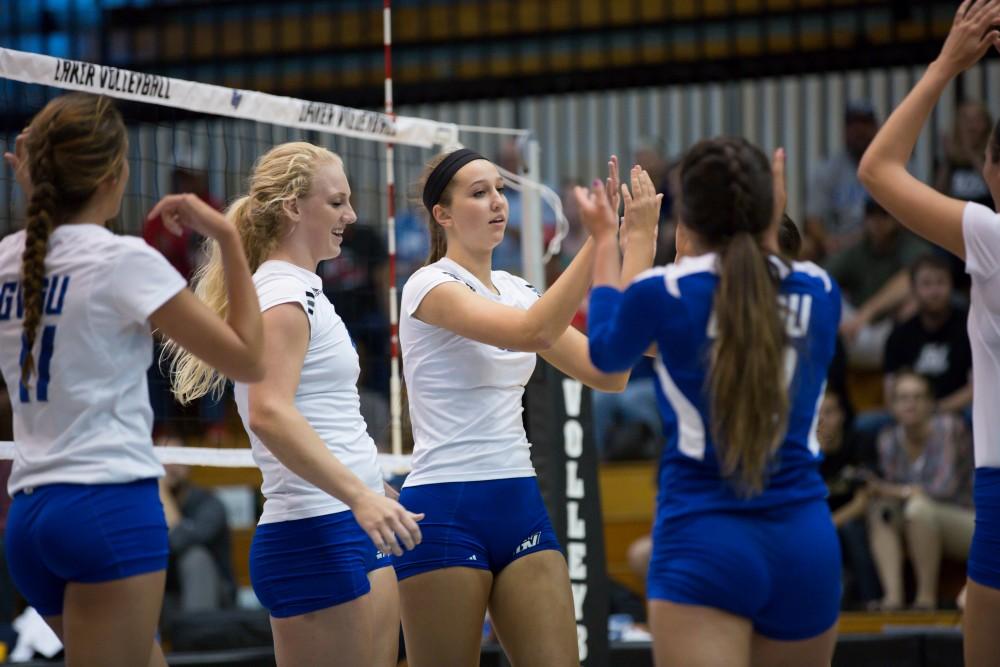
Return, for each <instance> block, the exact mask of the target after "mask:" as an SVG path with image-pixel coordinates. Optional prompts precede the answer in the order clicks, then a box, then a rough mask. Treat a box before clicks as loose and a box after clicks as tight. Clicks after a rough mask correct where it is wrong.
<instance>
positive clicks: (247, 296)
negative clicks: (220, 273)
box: [149, 194, 264, 382]
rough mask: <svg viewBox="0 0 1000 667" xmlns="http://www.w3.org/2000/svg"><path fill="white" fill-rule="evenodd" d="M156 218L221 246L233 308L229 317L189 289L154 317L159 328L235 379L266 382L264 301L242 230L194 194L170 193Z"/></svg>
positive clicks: (175, 229) (157, 209)
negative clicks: (252, 272) (255, 282)
mask: <svg viewBox="0 0 1000 667" xmlns="http://www.w3.org/2000/svg"><path fill="white" fill-rule="evenodd" d="M156 216H162V219H163V222H164V224H165V225H166V226H167V228H168V229H170V230H171V231H173V232H175V233H179V232H180V225H184V226H185V227H190V228H191V229H193V230H194V231H196V232H198V233H199V234H201V235H202V236H207V237H209V238H212V239H214V240H215V241H216V242H217V243H218V244H219V249H220V251H221V253H222V261H223V270H224V272H225V277H226V289H227V291H228V298H229V308H228V313H227V316H226V320H225V321H223V320H221V319H220V318H219V317H218V316H217V315H216V314H215V313H214V312H212V311H211V310H210V309H209V308H208V307H207V306H206V305H205V304H203V303H202V302H201V301H200V300H199V299H198V298H197V297H196V296H195V295H194V294H192V293H191V292H190V290H187V289H184V290H181V291H180V292H179V293H178V294H177V295H176V296H174V297H173V298H171V299H170V300H169V301H167V302H166V303H164V304H163V305H162V306H160V308H158V309H157V310H156V311H155V312H154V313H153V314H152V315H151V316H150V318H149V319H150V322H152V324H153V327H154V328H156V329H159V330H160V331H161V332H162V333H163V334H164V335H166V336H167V337H168V338H171V339H172V340H174V341H175V342H176V343H177V344H178V345H180V346H181V347H183V348H184V349H186V350H188V351H189V352H191V353H192V354H194V355H195V356H196V357H198V358H200V359H202V360H204V361H205V362H207V363H208V364H210V365H211V366H213V367H215V368H217V369H218V370H219V371H220V372H222V373H223V374H224V375H226V376H228V377H230V378H231V379H233V380H238V381H240V382H256V381H258V380H260V379H261V377H263V372H264V369H263V364H262V361H261V355H262V354H263V349H264V334H263V328H262V325H261V316H260V304H259V302H258V301H257V291H256V290H255V289H254V285H253V278H252V277H251V275H250V267H249V266H248V265H247V260H246V256H245V255H244V253H243V245H242V243H241V242H240V238H239V235H238V234H237V232H236V228H235V227H233V225H232V224H230V223H229V222H228V221H227V220H226V218H225V216H223V215H222V214H221V213H220V212H218V211H216V210H215V209H214V208H212V207H211V206H209V205H208V204H206V203H205V202H203V201H202V200H201V199H199V198H198V197H196V196H195V195H192V194H183V195H168V196H166V197H164V198H163V199H161V200H160V202H159V203H158V204H157V205H156V206H155V207H154V208H153V210H152V211H151V212H150V214H149V217H150V218H154V217H156Z"/></svg>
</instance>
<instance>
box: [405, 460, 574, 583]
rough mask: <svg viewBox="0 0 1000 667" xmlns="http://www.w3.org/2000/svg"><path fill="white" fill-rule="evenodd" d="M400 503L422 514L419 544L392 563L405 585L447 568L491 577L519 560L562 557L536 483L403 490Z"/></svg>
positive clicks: (483, 483)
mask: <svg viewBox="0 0 1000 667" xmlns="http://www.w3.org/2000/svg"><path fill="white" fill-rule="evenodd" d="M399 502H400V503H402V505H403V506H404V507H405V508H406V509H408V510H409V511H411V512H418V513H419V512H423V513H424V514H425V515H426V516H425V518H424V519H423V520H422V521H421V522H420V532H421V534H422V535H423V541H422V542H421V543H420V544H419V545H417V547H416V548H415V549H413V550H412V551H407V552H406V553H404V554H403V555H402V556H401V557H399V558H396V559H395V566H396V576H398V577H399V579H401V580H402V579H406V578H407V577H412V576H414V575H417V574H421V573H423V572H429V571H431V570H440V569H443V568H446V567H471V568H478V569H481V570H489V571H491V572H492V573H493V574H494V575H496V574H498V573H499V572H500V571H501V570H503V569H504V568H505V567H507V566H508V565H510V564H511V563H512V562H514V561H515V560H517V559H518V558H523V557H524V556H528V555H530V554H534V553H538V552H540V551H545V550H548V549H554V550H557V551H561V549H560V547H559V540H558V539H557V538H556V534H555V531H554V530H553V529H552V523H551V522H550V521H549V514H548V511H547V510H546V509H545V502H544V501H543V500H542V494H541V492H540V491H539V488H538V480H537V478H535V477H517V478H512V479H497V480H487V481H475V482H443V483H440V484H422V485H419V486H405V487H403V490H402V492H401V493H400V496H399Z"/></svg>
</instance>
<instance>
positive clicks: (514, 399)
mask: <svg viewBox="0 0 1000 667" xmlns="http://www.w3.org/2000/svg"><path fill="white" fill-rule="evenodd" d="M421 192H422V201H423V204H424V207H425V208H426V210H427V212H428V216H429V222H430V233H431V254H430V257H429V258H428V264H427V265H426V266H424V267H423V268H421V269H419V270H418V271H416V272H415V273H414V274H413V275H412V276H411V277H410V279H409V280H408V281H407V283H406V285H405V286H404V288H403V295H402V318H401V323H400V340H401V343H402V352H403V369H404V375H405V379H406V385H407V390H408V396H409V404H410V419H411V422H412V424H413V434H414V450H413V463H412V472H410V474H409V476H408V477H407V479H406V482H405V483H404V486H403V490H402V492H401V494H400V501H401V502H402V503H403V504H404V505H406V506H407V507H408V508H409V509H411V510H412V511H417V512H421V513H424V514H425V515H426V517H427V518H426V519H425V520H424V522H423V523H422V524H421V528H422V530H423V536H424V541H423V542H422V543H421V544H420V546H418V547H417V548H416V549H414V550H413V551H411V552H408V553H406V554H404V555H403V557H402V558H399V559H396V571H397V576H398V577H399V578H400V599H401V609H402V620H403V634H404V637H405V640H406V655H407V659H408V661H409V664H410V665H411V666H412V667H459V666H461V667H465V666H470V665H477V664H479V655H480V638H481V631H482V623H483V617H484V614H485V612H486V611H487V609H488V610H489V613H490V618H491V621H492V623H493V627H494V628H495V630H496V633H497V636H498V637H499V639H500V642H501V644H502V645H503V647H504V650H505V651H506V653H507V655H508V656H509V657H510V660H511V662H512V663H513V664H515V665H519V666H520V667H524V666H528V667H530V666H532V665H537V666H539V667H542V666H544V667H558V666H560V665H578V664H579V658H578V657H577V656H578V646H577V644H578V642H577V636H576V624H575V620H574V609H573V597H572V593H571V590H570V582H569V574H568V570H567V565H566V560H565V559H564V558H563V556H562V554H561V553H560V552H559V544H558V541H557V539H556V536H555V534H554V532H553V529H552V526H551V524H550V522H549V517H548V514H547V512H546V509H545V506H544V504H543V502H542V497H541V494H540V492H539V488H538V483H537V480H536V478H535V470H534V468H533V467H532V464H531V456H530V452H529V448H530V445H529V443H528V441H527V438H526V435H525V431H524V425H523V422H522V407H521V400H522V397H523V394H524V386H525V384H526V383H527V382H528V380H529V378H530V377H531V374H532V371H533V370H534V368H535V355H536V353H537V354H539V355H540V356H542V357H543V358H544V359H545V360H546V361H548V362H549V363H551V364H552V365H554V366H555V367H557V368H559V369H560V370H562V371H563V372H565V373H566V374H568V375H570V376H572V377H575V378H577V379H579V380H581V381H582V382H584V383H585V384H587V385H589V386H591V387H595V388H599V389H602V390H604V391H621V390H622V389H623V388H624V385H625V382H626V380H627V373H618V374H604V373H601V372H600V371H598V370H597V369H595V368H594V367H593V365H592V364H591V363H590V360H589V358H588V354H587V340H586V337H585V336H584V335H583V334H581V333H580V332H578V331H576V330H575V329H572V328H567V327H568V325H569V323H570V320H571V319H572V317H573V314H574V313H575V312H576V310H577V308H578V306H579V305H580V303H581V302H582V300H583V298H584V297H585V296H586V292H587V289H588V287H589V283H590V272H591V263H592V261H593V248H592V244H589V243H588V244H586V245H585V246H584V248H583V249H582V250H581V251H580V253H579V254H578V255H577V257H576V259H574V261H573V262H572V263H571V264H570V266H569V267H568V268H567V269H566V271H565V272H564V273H563V274H562V276H561V277H560V278H559V279H558V280H557V281H556V282H555V283H554V284H553V285H552V287H551V288H550V289H549V290H548V291H547V292H546V293H545V294H544V295H543V296H539V294H538V292H537V291H536V290H535V288H534V287H532V286H531V285H529V284H528V283H527V282H525V281H524V280H523V279H521V278H519V277H517V276H514V275H511V274H509V273H507V272H505V271H493V270H492V251H493V249H494V248H495V247H496V246H497V245H498V244H499V243H500V242H501V241H502V239H503V235H504V230H505V228H506V225H507V222H508V219H507V215H508V205H507V199H506V197H505V196H504V183H503V179H502V178H501V176H500V174H499V173H498V171H497V168H496V166H494V164H493V163H492V162H490V161H489V160H486V159H484V158H483V157H482V156H480V155H478V154H476V153H475V152H473V151H470V150H467V149H461V150H458V151H455V152H452V153H447V154H443V155H439V156H437V157H436V158H434V159H433V160H432V161H431V162H430V163H429V164H428V165H427V167H426V169H425V171H424V175H423V178H422V181H421ZM659 200H660V198H659V196H657V195H656V194H655V193H651V194H650V195H649V196H648V197H646V198H644V199H642V200H641V201H637V202H633V206H632V209H631V211H630V213H629V214H628V215H630V216H631V220H632V222H631V223H630V224H631V225H632V227H633V228H634V229H635V230H636V235H635V236H636V239H637V241H636V243H637V244H639V243H640V241H641V246H642V247H641V249H640V250H637V252H645V253H646V255H647V256H648V263H647V267H648V265H649V264H651V263H652V251H653V248H654V242H653V240H652V239H653V236H652V234H654V233H655V228H656V221H657V219H658V214H659V203H660V201H659ZM640 230H642V231H643V232H644V233H645V235H644V236H643V235H642V234H640V233H639V231H640Z"/></svg>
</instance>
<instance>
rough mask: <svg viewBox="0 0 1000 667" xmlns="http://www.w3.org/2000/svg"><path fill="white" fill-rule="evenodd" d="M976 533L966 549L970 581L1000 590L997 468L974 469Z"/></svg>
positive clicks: (999, 485) (999, 473)
mask: <svg viewBox="0 0 1000 667" xmlns="http://www.w3.org/2000/svg"><path fill="white" fill-rule="evenodd" d="M973 495H974V500H975V504H976V531H975V532H974V533H973V534H972V547H971V548H970V549H969V562H968V566H967V567H968V573H969V578H970V579H972V580H973V581H974V582H976V583H977V584H980V585H982V586H989V587H990V588H997V589H1000V468H976V483H975V487H974V492H973Z"/></svg>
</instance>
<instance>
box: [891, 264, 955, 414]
mask: <svg viewBox="0 0 1000 667" xmlns="http://www.w3.org/2000/svg"><path fill="white" fill-rule="evenodd" d="M910 283H911V285H912V290H913V296H914V298H915V300H916V302H917V309H918V310H917V314H916V315H914V316H913V317H912V318H911V319H909V320H907V321H905V322H903V323H901V324H898V325H897V326H896V327H895V328H894V329H893V331H892V333H891V334H890V335H889V339H888V341H887V342H886V346H885V367H884V370H885V374H886V396H888V395H890V392H889V389H890V388H891V383H892V380H893V376H894V374H895V373H896V372H897V371H899V370H900V369H902V368H909V369H912V370H914V371H916V372H917V373H920V374H921V375H923V376H925V377H927V378H928V380H929V381H930V383H931V388H932V390H933V392H934V398H935V399H936V400H937V402H938V409H939V410H942V411H948V412H960V411H962V410H965V409H966V408H968V407H969V406H970V405H972V381H971V378H970V375H969V374H970V372H971V370H972V351H971V349H970V347H969V334H968V330H967V329H966V318H967V314H966V312H965V311H964V310H962V309H959V308H956V307H955V305H954V304H953V302H952V297H953V289H952V278H951V268H950V266H949V265H948V262H947V260H946V259H945V258H944V257H942V256H940V255H933V254H929V255H925V256H923V257H921V258H919V259H918V260H917V261H916V262H914V263H913V266H912V267H911V268H910Z"/></svg>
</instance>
